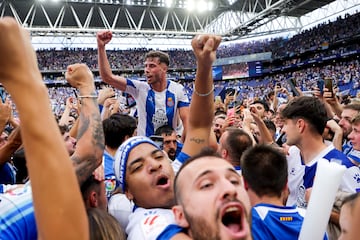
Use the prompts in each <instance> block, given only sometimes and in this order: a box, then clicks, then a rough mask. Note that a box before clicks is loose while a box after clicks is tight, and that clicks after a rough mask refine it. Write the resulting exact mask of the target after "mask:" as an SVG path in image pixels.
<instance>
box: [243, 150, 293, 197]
mask: <svg viewBox="0 0 360 240" xmlns="http://www.w3.org/2000/svg"><path fill="white" fill-rule="evenodd" d="M287 169H288V166H287V161H286V156H285V154H283V153H282V152H280V151H279V150H277V149H275V148H274V147H271V146H268V145H262V144H261V145H256V146H254V147H251V148H249V149H248V150H246V151H245V152H244V154H243V156H242V158H241V172H242V175H243V177H244V179H245V181H246V182H247V183H248V185H249V187H250V188H251V189H252V190H253V191H254V192H255V193H256V194H257V195H258V196H259V197H262V196H264V195H269V196H277V197H281V194H282V192H283V190H284V187H285V186H286V183H287V177H288V170H287Z"/></svg>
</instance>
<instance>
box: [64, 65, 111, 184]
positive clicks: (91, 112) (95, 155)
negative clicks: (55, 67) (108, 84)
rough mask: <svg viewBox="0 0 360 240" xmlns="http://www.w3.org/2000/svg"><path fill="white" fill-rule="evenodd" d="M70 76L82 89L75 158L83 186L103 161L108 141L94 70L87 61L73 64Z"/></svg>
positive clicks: (69, 79) (78, 176)
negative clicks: (106, 141)
mask: <svg viewBox="0 0 360 240" xmlns="http://www.w3.org/2000/svg"><path fill="white" fill-rule="evenodd" d="M66 79H67V81H68V82H69V83H70V84H71V85H72V86H73V87H75V88H77V89H78V90H79V92H80V95H79V98H80V100H81V108H80V116H79V118H80V120H79V123H78V124H79V125H78V131H77V143H76V150H75V152H74V154H73V155H72V156H71V159H72V160H73V162H74V166H75V169H76V175H77V178H78V181H79V184H80V185H81V184H82V183H84V181H85V180H86V179H87V178H88V177H89V176H90V175H91V174H92V172H93V171H94V170H95V169H96V168H97V167H98V166H99V165H100V164H101V161H102V155H103V151H104V143H105V140H104V133H103V129H102V123H101V118H100V112H99V108H98V105H97V97H96V92H95V85H94V79H93V75H92V73H91V71H90V70H89V68H88V67H87V66H86V65H84V64H74V65H70V66H69V67H68V74H67V75H66Z"/></svg>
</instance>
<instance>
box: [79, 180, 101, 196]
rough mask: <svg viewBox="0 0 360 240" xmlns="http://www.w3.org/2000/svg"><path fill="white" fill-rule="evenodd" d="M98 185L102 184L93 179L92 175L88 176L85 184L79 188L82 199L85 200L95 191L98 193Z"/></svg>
mask: <svg viewBox="0 0 360 240" xmlns="http://www.w3.org/2000/svg"><path fill="white" fill-rule="evenodd" d="M100 184H104V183H103V182H101V181H98V180H97V179H95V178H94V175H90V176H89V177H88V178H87V179H86V180H85V182H84V183H83V184H82V185H81V186H80V190H81V194H82V196H83V199H84V200H85V199H87V197H88V195H89V194H90V193H91V192H92V191H95V192H96V193H99V192H100Z"/></svg>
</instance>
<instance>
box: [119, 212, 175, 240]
mask: <svg viewBox="0 0 360 240" xmlns="http://www.w3.org/2000/svg"><path fill="white" fill-rule="evenodd" d="M171 224H175V218H174V215H173V213H172V211H171V210H170V209H161V208H153V209H144V208H137V209H136V210H135V211H134V212H133V213H132V214H131V215H130V216H129V224H128V226H127V228H126V233H127V234H128V239H129V240H130V239H134V240H140V239H157V237H158V236H159V235H160V234H161V233H162V232H163V231H164V229H165V228H166V227H167V226H169V225H171Z"/></svg>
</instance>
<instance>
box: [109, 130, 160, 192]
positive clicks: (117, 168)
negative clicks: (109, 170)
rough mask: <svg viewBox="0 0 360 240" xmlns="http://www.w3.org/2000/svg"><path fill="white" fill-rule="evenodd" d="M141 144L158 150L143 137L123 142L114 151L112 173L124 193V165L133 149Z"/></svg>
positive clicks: (150, 141)
mask: <svg viewBox="0 0 360 240" xmlns="http://www.w3.org/2000/svg"><path fill="white" fill-rule="evenodd" d="M141 143H149V144H151V145H153V146H154V147H156V148H158V149H160V148H159V146H158V145H157V144H156V143H155V142H154V141H152V140H151V139H150V138H148V137H144V136H136V137H131V138H129V139H127V140H126V141H125V142H123V143H122V144H121V145H120V147H119V148H118V150H117V151H116V154H115V163H114V172H115V176H116V180H117V181H118V182H119V184H120V187H121V189H122V190H123V191H125V186H126V182H125V179H126V165H127V161H128V158H129V154H130V152H131V150H132V149H133V148H134V147H136V146H138V145H139V144H141Z"/></svg>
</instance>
